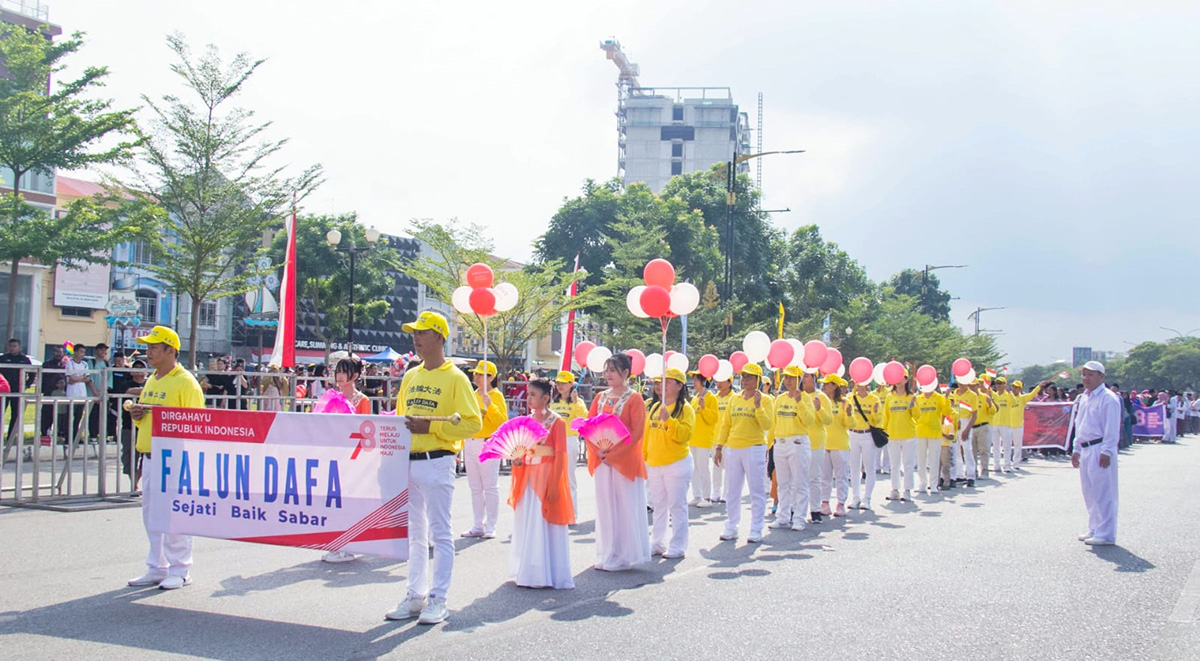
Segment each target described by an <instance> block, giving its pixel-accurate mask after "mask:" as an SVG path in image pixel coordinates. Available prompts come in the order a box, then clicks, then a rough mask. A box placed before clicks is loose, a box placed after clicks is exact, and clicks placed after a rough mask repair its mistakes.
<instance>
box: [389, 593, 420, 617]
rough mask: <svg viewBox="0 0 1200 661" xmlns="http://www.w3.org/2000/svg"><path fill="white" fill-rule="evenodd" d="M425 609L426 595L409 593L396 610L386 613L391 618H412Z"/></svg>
mask: <svg viewBox="0 0 1200 661" xmlns="http://www.w3.org/2000/svg"><path fill="white" fill-rule="evenodd" d="M423 610H425V597H416V596H413V595H408V596H407V597H405V598H404V601H402V602H400V604H399V605H397V606H396V609H395V610H392V611H389V612H388V613H386V614H385V615H384V617H386V618H387V619H389V620H411V619H413V618H414V617H417V616H418V615H420V614H421V612H422V611H423Z"/></svg>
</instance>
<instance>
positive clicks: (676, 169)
mask: <svg viewBox="0 0 1200 661" xmlns="http://www.w3.org/2000/svg"><path fill="white" fill-rule="evenodd" d="M677 174H683V163H681V162H679V161H671V175H672V176H674V175H677Z"/></svg>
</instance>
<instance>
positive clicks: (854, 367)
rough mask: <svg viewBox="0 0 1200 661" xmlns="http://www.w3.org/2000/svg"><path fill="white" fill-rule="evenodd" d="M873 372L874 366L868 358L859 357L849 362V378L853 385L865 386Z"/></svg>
mask: <svg viewBox="0 0 1200 661" xmlns="http://www.w3.org/2000/svg"><path fill="white" fill-rule="evenodd" d="M874 371H875V364H874V363H872V362H871V359H870V358H866V357H864V356H859V357H858V358H855V359H854V360H852V361H850V378H851V379H853V380H854V382H855V383H862V384H867V383H870V382H871V373H872V372H874Z"/></svg>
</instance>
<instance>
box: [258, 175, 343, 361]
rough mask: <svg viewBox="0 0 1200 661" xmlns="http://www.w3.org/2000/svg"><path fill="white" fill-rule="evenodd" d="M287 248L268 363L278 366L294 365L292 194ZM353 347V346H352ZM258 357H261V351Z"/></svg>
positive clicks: (294, 226) (286, 223)
mask: <svg viewBox="0 0 1200 661" xmlns="http://www.w3.org/2000/svg"><path fill="white" fill-rule="evenodd" d="M284 228H285V231H286V232H287V249H286V251H285V253H284V254H285V257H284V264H283V283H282V286H281V287H280V293H281V296H280V298H281V299H282V300H281V301H280V303H281V305H280V306H279V317H278V319H279V321H278V326H277V327H276V328H275V346H274V347H273V348H272V349H271V360H270V362H269V363H268V364H270V365H278V366H279V367H295V365H296V196H295V194H293V195H292V217H291V219H290V221H289V220H285V221H284ZM352 349H353V348H352ZM259 359H260V360H261V359H262V356H261V352H260V356H259Z"/></svg>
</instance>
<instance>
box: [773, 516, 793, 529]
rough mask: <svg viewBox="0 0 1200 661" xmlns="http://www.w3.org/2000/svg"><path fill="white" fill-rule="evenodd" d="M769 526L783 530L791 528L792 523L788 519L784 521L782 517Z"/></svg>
mask: <svg viewBox="0 0 1200 661" xmlns="http://www.w3.org/2000/svg"><path fill="white" fill-rule="evenodd" d="M767 527H768V528H770V529H772V530H783V529H784V528H791V527H792V524H791V523H790V522H788V521H784V520H783V519H780V520H778V521H776V522H775V523H772V524H771V525H769V526H767Z"/></svg>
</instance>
